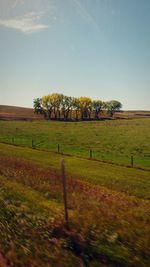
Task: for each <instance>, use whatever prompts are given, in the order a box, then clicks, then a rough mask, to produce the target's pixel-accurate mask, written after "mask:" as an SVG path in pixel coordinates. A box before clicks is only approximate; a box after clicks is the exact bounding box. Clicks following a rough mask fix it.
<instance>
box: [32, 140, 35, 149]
mask: <svg viewBox="0 0 150 267" xmlns="http://www.w3.org/2000/svg"><path fill="white" fill-rule="evenodd" d="M32 148H35V146H34V140H33V139H32Z"/></svg>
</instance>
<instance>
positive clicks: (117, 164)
mask: <svg viewBox="0 0 150 267" xmlns="http://www.w3.org/2000/svg"><path fill="white" fill-rule="evenodd" d="M0 143H1V144H6V145H10V146H15V147H23V148H30V149H35V150H38V151H43V152H49V153H53V154H59V155H62V156H68V157H73V158H78V159H84V160H88V161H97V162H101V163H106V164H109V165H115V166H120V167H125V168H132V169H137V170H141V171H148V172H150V169H149V168H143V167H137V166H133V167H132V166H131V165H125V164H120V163H117V162H112V161H107V160H101V159H96V158H94V157H92V158H86V157H82V156H77V155H71V154H68V153H62V152H60V153H58V152H55V151H51V150H48V149H41V148H37V147H34V148H32V147H29V146H25V145H20V144H12V143H9V142H3V141H0Z"/></svg>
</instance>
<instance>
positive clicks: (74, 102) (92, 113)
mask: <svg viewBox="0 0 150 267" xmlns="http://www.w3.org/2000/svg"><path fill="white" fill-rule="evenodd" d="M121 108H122V104H121V103H120V102H119V101H117V100H111V101H108V102H104V101H101V100H92V99H91V98H89V97H79V98H76V97H70V96H65V95H63V94H58V93H52V94H49V95H47V96H43V97H42V98H36V99H34V110H35V113H41V114H43V115H44V116H45V118H47V119H64V120H69V119H70V120H72V119H75V120H79V119H81V120H87V119H97V120H98V119H100V117H101V113H102V112H107V113H108V114H109V115H110V116H111V117H112V116H113V114H114V112H116V111H119V110H120V109H121Z"/></svg>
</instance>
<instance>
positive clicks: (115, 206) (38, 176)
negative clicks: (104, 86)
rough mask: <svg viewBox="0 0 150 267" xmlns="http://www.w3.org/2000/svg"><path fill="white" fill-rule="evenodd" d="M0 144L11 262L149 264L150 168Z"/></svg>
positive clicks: (2, 215) (2, 232) (5, 241)
mask: <svg viewBox="0 0 150 267" xmlns="http://www.w3.org/2000/svg"><path fill="white" fill-rule="evenodd" d="M61 158H62V155H60V154H55V153H52V152H44V151H38V150H35V149H31V148H26V147H25V148H23V147H15V146H12V145H6V144H0V200H1V201H0V206H1V208H0V251H1V253H2V255H4V256H5V259H6V260H7V262H8V263H9V264H10V266H15V267H23V266H30V267H32V266H34V267H35V266H41V267H53V266H56V267H60V266H61V267H63V266H64V267H71V266H72V267H75V266H79V267H80V266H81V267H83V266H90V267H98V266H114V267H115V266H139V267H140V266H141V267H142V266H143V267H147V266H148V263H149V260H150V240H149V234H150V224H149V222H150V217H149V214H150V205H149V204H150V203H149V199H150V180H149V172H148V171H142V170H136V169H133V168H126V167H121V166H115V165H110V164H106V163H105V164H104V163H101V162H94V161H89V160H87V159H79V158H76V157H69V156H64V159H65V166H66V172H67V180H68V207H69V224H70V229H69V230H67V229H66V227H65V222H64V216H63V213H64V210H63V197H62V182H61V179H60V161H61Z"/></svg>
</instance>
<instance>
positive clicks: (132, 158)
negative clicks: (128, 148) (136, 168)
mask: <svg viewBox="0 0 150 267" xmlns="http://www.w3.org/2000/svg"><path fill="white" fill-rule="evenodd" d="M131 167H132V168H133V155H131Z"/></svg>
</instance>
